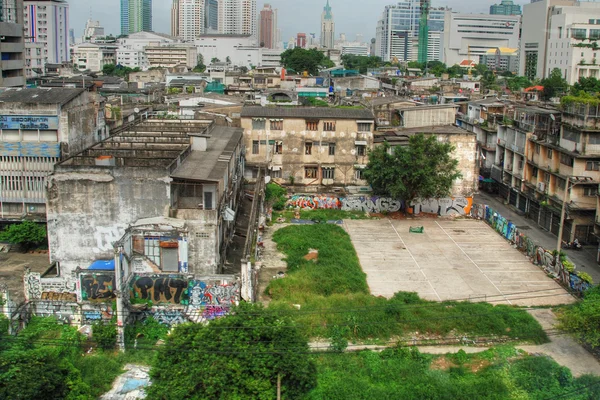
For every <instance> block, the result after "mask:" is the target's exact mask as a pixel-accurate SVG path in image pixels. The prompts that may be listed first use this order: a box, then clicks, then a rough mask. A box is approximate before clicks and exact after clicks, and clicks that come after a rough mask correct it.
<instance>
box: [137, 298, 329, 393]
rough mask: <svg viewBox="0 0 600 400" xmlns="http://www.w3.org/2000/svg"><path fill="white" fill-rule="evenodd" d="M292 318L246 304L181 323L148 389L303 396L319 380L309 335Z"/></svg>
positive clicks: (159, 357)
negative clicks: (208, 318) (214, 317)
mask: <svg viewBox="0 0 600 400" xmlns="http://www.w3.org/2000/svg"><path fill="white" fill-rule="evenodd" d="M290 326H292V322H291V321H290V320H289V319H287V318H281V317H279V316H277V315H276V314H274V313H273V312H271V311H268V310H264V308H263V307H262V306H261V305H252V304H246V303H243V304H241V305H240V306H239V307H236V308H235V309H234V310H233V312H232V313H231V314H230V315H229V316H227V317H224V318H220V319H217V320H214V321H212V322H211V323H210V324H208V325H202V324H186V325H181V326H178V327H177V328H176V329H175V330H174V331H173V333H172V334H171V335H170V336H169V337H168V338H167V341H166V343H165V345H164V346H161V348H160V349H159V350H158V355H157V358H156V360H155V362H154V365H153V367H152V370H151V371H150V376H151V378H152V386H150V388H148V395H149V397H150V398H157V399H182V398H194V399H225V398H227V399H265V400H267V399H268V400H271V399H274V398H275V397H276V388H277V380H278V377H280V378H281V392H282V397H283V398H285V399H298V398H303V396H305V395H306V393H308V392H309V391H310V390H312V389H313V388H314V387H315V386H316V384H317V381H316V374H317V371H316V367H315V365H314V363H313V362H312V361H311V359H310V356H309V355H308V350H309V349H308V343H307V339H306V338H305V337H303V336H302V335H301V334H300V332H299V330H298V329H295V328H290Z"/></svg>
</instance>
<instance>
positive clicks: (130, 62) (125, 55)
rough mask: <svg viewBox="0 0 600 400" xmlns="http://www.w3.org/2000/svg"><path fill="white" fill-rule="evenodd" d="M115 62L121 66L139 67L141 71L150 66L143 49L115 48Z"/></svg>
mask: <svg viewBox="0 0 600 400" xmlns="http://www.w3.org/2000/svg"><path fill="white" fill-rule="evenodd" d="M117 64H118V65H122V66H123V67H129V68H139V69H141V70H142V71H146V70H148V68H150V62H149V61H148V57H147V56H146V52H145V51H141V50H128V49H123V48H118V49H117Z"/></svg>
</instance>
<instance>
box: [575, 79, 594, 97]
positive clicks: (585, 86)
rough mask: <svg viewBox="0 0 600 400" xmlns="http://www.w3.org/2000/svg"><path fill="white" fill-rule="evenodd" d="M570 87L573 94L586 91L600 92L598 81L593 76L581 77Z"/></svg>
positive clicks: (590, 92)
mask: <svg viewBox="0 0 600 400" xmlns="http://www.w3.org/2000/svg"><path fill="white" fill-rule="evenodd" d="M571 89H572V90H571V91H572V92H573V94H579V92H586V93H589V94H594V93H600V81H599V80H598V79H596V78H594V77H589V78H586V77H581V78H579V81H578V82H575V84H574V85H573V87H572V88H571Z"/></svg>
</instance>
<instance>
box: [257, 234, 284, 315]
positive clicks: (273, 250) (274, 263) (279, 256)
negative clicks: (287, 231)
mask: <svg viewBox="0 0 600 400" xmlns="http://www.w3.org/2000/svg"><path fill="white" fill-rule="evenodd" d="M286 226H288V224H276V225H273V226H267V227H266V228H265V230H264V232H263V244H264V249H263V251H262V256H261V259H260V262H261V263H262V265H261V268H260V272H259V274H258V301H259V302H261V303H263V304H264V305H265V306H267V305H268V304H269V303H270V302H271V299H270V298H269V297H268V296H265V294H264V293H265V289H266V288H267V286H269V282H271V280H272V279H273V277H276V276H277V274H278V273H279V272H286V271H287V263H286V262H285V261H283V259H284V258H285V255H284V254H283V253H280V252H279V251H278V250H277V243H275V242H274V241H273V235H274V234H275V232H277V231H278V230H279V229H281V228H285V227H286Z"/></svg>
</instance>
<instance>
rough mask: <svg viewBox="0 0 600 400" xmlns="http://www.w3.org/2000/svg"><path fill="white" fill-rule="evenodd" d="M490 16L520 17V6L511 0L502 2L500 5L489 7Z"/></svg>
mask: <svg viewBox="0 0 600 400" xmlns="http://www.w3.org/2000/svg"><path fill="white" fill-rule="evenodd" d="M490 14H492V15H521V6H520V5H518V4H515V3H514V2H513V1H512V0H502V1H501V2H500V4H494V5H492V6H490Z"/></svg>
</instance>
